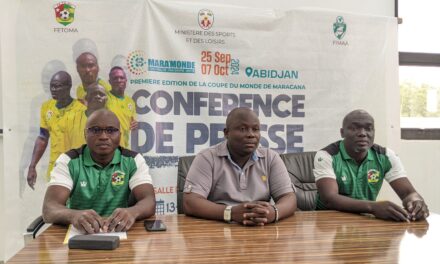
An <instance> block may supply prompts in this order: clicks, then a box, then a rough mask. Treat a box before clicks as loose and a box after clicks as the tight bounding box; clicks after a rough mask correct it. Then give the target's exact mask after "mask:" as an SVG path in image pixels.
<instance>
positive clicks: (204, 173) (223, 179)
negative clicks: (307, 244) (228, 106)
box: [183, 108, 296, 226]
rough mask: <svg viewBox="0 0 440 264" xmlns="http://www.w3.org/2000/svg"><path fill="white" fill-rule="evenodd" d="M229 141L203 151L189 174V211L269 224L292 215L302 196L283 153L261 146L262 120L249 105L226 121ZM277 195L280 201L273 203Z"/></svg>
mask: <svg viewBox="0 0 440 264" xmlns="http://www.w3.org/2000/svg"><path fill="white" fill-rule="evenodd" d="M224 134H225V138H226V140H225V141H223V142H222V143H220V144H217V145H215V146H212V147H211V148H208V149H205V150H203V151H201V152H200V153H199V154H198V155H197V156H196V158H195V159H194V161H193V163H192V165H191V168H190V170H189V172H188V175H187V178H186V183H185V188H184V194H183V210H184V212H185V214H187V215H192V216H196V217H200V218H205V219H213V220H224V221H226V222H231V221H234V222H237V223H241V224H243V225H250V226H253V225H265V224H268V223H273V222H276V221H278V220H280V219H282V218H285V217H288V216H291V215H293V214H294V212H295V209H296V196H295V194H294V189H293V186H292V183H291V181H290V178H289V175H288V173H287V169H286V167H285V166H284V163H283V162H282V160H281V158H280V157H279V155H278V154H277V153H276V152H275V151H273V150H270V149H267V148H262V147H258V145H259V142H260V121H259V119H258V117H257V115H256V114H255V113H254V112H253V111H252V110H250V109H248V108H235V109H234V110H232V111H231V112H230V113H229V115H228V117H227V119H226V128H225V129H224ZM271 197H272V198H273V199H274V201H275V205H271V204H270V203H269V201H270V198H271Z"/></svg>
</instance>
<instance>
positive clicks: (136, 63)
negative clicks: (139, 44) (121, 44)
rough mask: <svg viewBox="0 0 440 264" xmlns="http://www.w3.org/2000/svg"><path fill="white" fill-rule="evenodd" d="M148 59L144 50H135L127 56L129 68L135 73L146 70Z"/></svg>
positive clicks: (141, 72)
mask: <svg viewBox="0 0 440 264" xmlns="http://www.w3.org/2000/svg"><path fill="white" fill-rule="evenodd" d="M146 64H147V61H146V59H145V55H144V52H143V51H142V50H135V51H132V52H130V54H128V57H127V67H128V70H129V71H130V72H131V73H133V74H135V75H141V74H143V73H145V72H146V67H144V66H146Z"/></svg>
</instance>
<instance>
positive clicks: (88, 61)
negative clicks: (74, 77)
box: [76, 52, 99, 86]
mask: <svg viewBox="0 0 440 264" xmlns="http://www.w3.org/2000/svg"><path fill="white" fill-rule="evenodd" d="M76 70H77V71H78V74H79V77H80V78H81V82H82V83H83V85H84V86H88V85H90V84H92V83H94V82H96V81H97V80H98V72H99V66H98V59H97V58H96V56H95V55H93V54H92V53H90V52H84V53H81V55H79V56H78V58H77V59H76Z"/></svg>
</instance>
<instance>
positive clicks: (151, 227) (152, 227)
mask: <svg viewBox="0 0 440 264" xmlns="http://www.w3.org/2000/svg"><path fill="white" fill-rule="evenodd" d="M144 226H145V230H147V231H165V230H167V227H166V225H165V224H164V223H163V221H162V220H145V221H144Z"/></svg>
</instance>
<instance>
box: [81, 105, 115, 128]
mask: <svg viewBox="0 0 440 264" xmlns="http://www.w3.org/2000/svg"><path fill="white" fill-rule="evenodd" d="M97 124H101V125H102V126H104V127H110V126H112V127H115V128H118V129H119V127H120V125H119V119H118V117H117V116H116V115H115V113H113V112H112V111H109V110H107V109H105V108H103V109H99V110H96V111H94V112H93V113H92V114H91V115H90V116H89V117H88V119H87V123H86V128H89V127H93V126H96V125H97Z"/></svg>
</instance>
